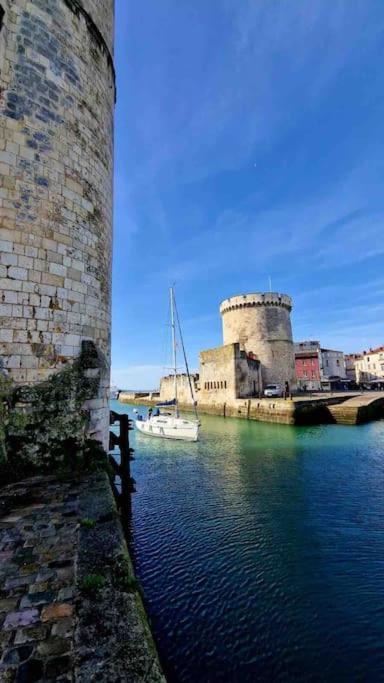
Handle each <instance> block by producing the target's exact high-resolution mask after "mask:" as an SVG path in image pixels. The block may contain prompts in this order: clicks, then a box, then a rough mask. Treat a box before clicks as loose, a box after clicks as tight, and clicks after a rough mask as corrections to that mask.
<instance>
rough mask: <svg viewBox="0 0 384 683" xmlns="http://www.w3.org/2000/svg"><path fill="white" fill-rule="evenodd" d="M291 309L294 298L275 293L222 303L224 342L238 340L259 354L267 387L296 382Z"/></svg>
mask: <svg viewBox="0 0 384 683" xmlns="http://www.w3.org/2000/svg"><path fill="white" fill-rule="evenodd" d="M291 310H292V300H291V298H290V297H289V296H287V295H286V294H277V293H274V292H270V293H265V294H262V293H257V294H244V295H241V296H233V297H231V298H230V299H225V301H223V302H222V304H221V306H220V313H221V317H222V322H223V337H224V344H231V343H234V342H239V343H240V347H241V348H243V349H245V350H246V351H247V352H248V353H250V352H252V353H254V354H255V355H256V357H257V358H258V359H259V360H260V362H261V374H262V380H263V385H264V386H265V385H266V384H269V383H273V382H278V383H280V384H283V385H284V382H286V381H288V382H289V384H290V386H291V387H293V386H295V385H296V378H295V355H294V349H293V341H292V327H291V318H290V313H291Z"/></svg>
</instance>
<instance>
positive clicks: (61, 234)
mask: <svg viewBox="0 0 384 683" xmlns="http://www.w3.org/2000/svg"><path fill="white" fill-rule="evenodd" d="M0 4H1V6H2V8H3V9H4V11H5V14H4V17H3V26H2V28H1V29H0V67H1V74H0V117H1V119H0V121H1V123H0V217H1V222H0V360H1V359H2V361H3V365H4V367H5V368H6V369H7V370H8V371H9V375H10V377H11V379H12V380H13V381H14V382H15V383H23V384H25V383H27V384H33V383H37V382H40V381H43V380H46V379H47V377H48V376H49V375H51V374H52V373H55V372H57V371H58V370H60V369H62V368H63V367H64V366H65V364H67V363H68V362H71V361H72V360H73V359H74V358H75V357H76V356H77V355H78V354H79V350H80V345H81V342H82V340H84V339H85V340H87V339H88V340H92V341H93V342H94V343H95V344H96V346H97V348H98V350H99V352H100V353H101V354H102V355H104V357H105V360H106V367H107V369H106V371H105V374H104V377H103V378H102V380H101V382H100V389H99V393H98V395H97V396H95V397H94V399H93V400H92V401H91V403H90V405H89V406H88V408H90V409H91V411H92V423H91V432H92V434H93V435H94V436H96V437H97V438H100V439H102V440H104V443H105V437H106V433H107V431H106V429H107V419H108V414H107V392H108V386H109V356H110V301H111V242H112V171H113V110H114V100H115V83H114V70H113V61H112V54H111V52H112V45H113V5H114V3H113V0H82V1H80V0H14V1H12V2H11V0H2V1H1V3H0Z"/></svg>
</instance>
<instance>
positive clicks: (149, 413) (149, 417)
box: [148, 408, 152, 420]
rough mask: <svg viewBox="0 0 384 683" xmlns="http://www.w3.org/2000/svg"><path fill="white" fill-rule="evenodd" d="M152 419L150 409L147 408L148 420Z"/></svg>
mask: <svg viewBox="0 0 384 683" xmlns="http://www.w3.org/2000/svg"><path fill="white" fill-rule="evenodd" d="M151 417H152V408H149V410H148V420H150V419H151Z"/></svg>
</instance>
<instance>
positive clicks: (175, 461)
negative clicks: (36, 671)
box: [114, 404, 384, 683]
mask: <svg viewBox="0 0 384 683" xmlns="http://www.w3.org/2000/svg"><path fill="white" fill-rule="evenodd" d="M115 405H117V406H118V409H119V410H120V411H121V412H124V411H126V410H127V406H122V405H120V404H115ZM115 405H114V408H115ZM129 412H132V409H131V408H129ZM143 412H145V409H143ZM132 445H133V447H134V448H135V449H136V453H135V457H136V460H135V461H134V463H133V465H132V472H133V475H134V477H135V479H136V481H137V490H138V492H137V493H136V494H135V496H134V501H133V532H134V544H133V552H134V558H135V562H136V567H137V572H138V575H139V578H140V580H141V582H142V584H143V587H144V592H145V596H146V601H147V606H148V609H149V612H150V614H151V615H152V618H153V620H154V630H155V634H156V637H157V640H158V643H159V648H160V651H161V654H162V656H163V660H164V662H165V666H166V669H167V673H168V676H169V679H170V680H171V681H172V680H173V681H193V682H196V683H197V682H201V681H207V682H208V681H209V682H216V681H254V680H260V681H272V680H273V681H367V680H372V681H377V680H382V679H384V653H383V649H382V641H383V635H384V607H383V604H384V578H383V577H384V494H383V490H384V422H380V423H372V424H369V425H364V426H361V427H341V426H329V425H328V426H321V427H303V428H297V427H288V426H283V425H270V424H263V423H256V422H247V421H242V420H235V419H227V420H224V419H223V418H216V417H210V416H203V418H202V438H201V441H200V442H199V443H197V444H188V443H177V442H169V441H162V440H156V439H151V438H149V437H145V436H142V435H135V434H133V438H132Z"/></svg>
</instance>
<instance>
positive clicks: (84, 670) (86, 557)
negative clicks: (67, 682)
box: [75, 472, 166, 683]
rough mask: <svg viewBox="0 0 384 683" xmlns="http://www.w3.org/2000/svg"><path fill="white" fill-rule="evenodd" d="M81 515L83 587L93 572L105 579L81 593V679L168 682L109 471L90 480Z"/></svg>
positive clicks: (80, 578)
mask: <svg viewBox="0 0 384 683" xmlns="http://www.w3.org/2000/svg"><path fill="white" fill-rule="evenodd" d="M85 483H86V486H84V487H83V491H82V494H81V496H80V514H81V516H82V519H83V521H84V520H85V521H88V525H90V523H91V522H92V523H94V525H93V526H92V527H90V526H88V525H86V524H83V525H81V526H80V538H79V552H78V559H77V569H76V579H77V585H78V587H79V588H80V591H81V590H82V586H83V585H84V584H85V583H86V581H87V577H88V578H89V576H90V575H93V576H95V575H96V576H98V575H99V576H100V577H103V579H104V581H105V583H104V586H103V587H102V588H101V589H99V590H97V593H95V594H94V595H91V596H87V595H85V594H84V592H82V593H81V599H80V601H79V607H78V612H77V616H78V622H77V628H76V634H75V652H76V669H75V680H76V681H78V682H79V683H80V682H81V683H86V682H87V681H89V680H94V678H93V677H94V676H96V678H95V680H96V679H97V680H101V681H112V680H135V681H138V682H139V681H148V682H149V683H165V680H166V679H165V677H164V674H163V672H162V669H161V665H160V661H159V657H158V653H157V649H156V645H155V641H154V638H153V635H152V631H151V626H150V621H149V617H148V615H147V613H146V610H145V608H144V604H143V600H142V597H141V588H140V586H139V584H138V582H137V579H136V577H135V573H134V569H133V564H132V560H131V557H130V555H129V550H128V547H127V543H126V540H125V536H124V532H123V529H122V525H121V521H120V516H119V513H118V510H117V507H116V503H115V499H114V497H113V493H112V489H111V485H110V481H109V478H108V475H107V474H106V473H103V472H101V473H100V472H98V473H97V474H94V475H91V476H90V477H87V479H86V482H85Z"/></svg>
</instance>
